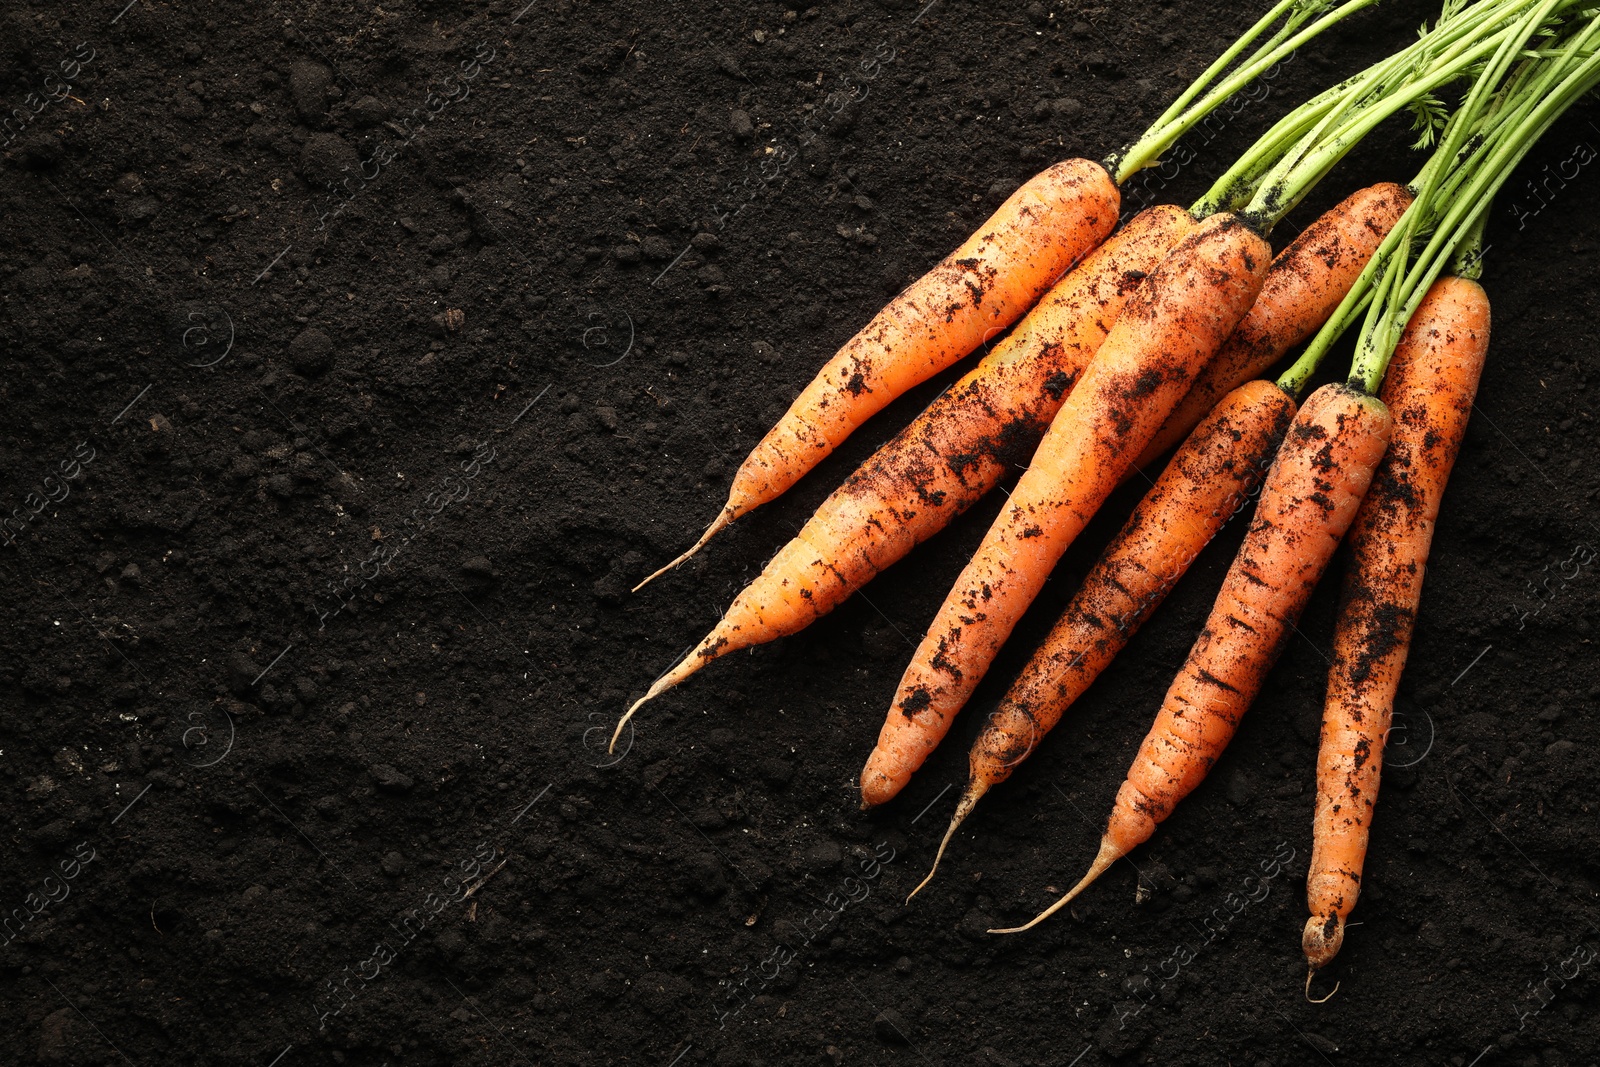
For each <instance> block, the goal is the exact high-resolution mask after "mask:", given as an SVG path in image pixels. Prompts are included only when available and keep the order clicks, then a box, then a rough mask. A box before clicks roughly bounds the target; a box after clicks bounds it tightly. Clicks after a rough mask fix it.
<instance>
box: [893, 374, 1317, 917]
mask: <svg viewBox="0 0 1600 1067" xmlns="http://www.w3.org/2000/svg"><path fill="white" fill-rule="evenodd" d="M1294 413H1295V402H1294V398H1293V397H1291V396H1290V395H1289V394H1288V393H1286V392H1284V391H1283V390H1282V389H1280V388H1278V386H1276V385H1275V384H1273V383H1272V382H1267V381H1261V380H1259V379H1258V380H1256V381H1253V382H1246V383H1245V384H1244V385H1241V386H1240V387H1239V388H1237V389H1235V390H1234V391H1233V392H1231V393H1229V394H1228V395H1227V396H1226V397H1224V398H1223V399H1222V402H1221V403H1220V404H1218V405H1217V407H1216V409H1215V410H1214V411H1212V412H1211V414H1210V415H1208V416H1206V418H1205V419H1204V420H1203V421H1202V422H1201V423H1200V425H1199V426H1197V427H1195V430H1194V432H1193V433H1191V434H1190V435H1189V438H1188V440H1186V441H1185V442H1184V443H1183V447H1182V448H1180V449H1178V451H1177V453H1176V454H1175V455H1174V456H1173V457H1172V460H1171V461H1170V462H1169V463H1168V464H1167V467H1166V469H1165V470H1164V471H1162V473H1161V476H1160V477H1159V478H1157V479H1156V483H1155V485H1154V486H1152V487H1151V489H1150V491H1149V492H1148V493H1146V494H1145V496H1144V499H1143V500H1141V501H1140V502H1139V505H1138V506H1137V507H1136V508H1134V510H1133V514H1132V515H1131V516H1129V518H1128V521H1127V522H1126V523H1125V524H1124V525H1123V527H1122V529H1121V531H1120V532H1118V534H1117V536H1116V537H1115V538H1114V539H1113V540H1112V542H1111V543H1110V544H1109V545H1108V546H1106V550H1105V552H1103V553H1102V554H1101V556H1100V559H1099V560H1098V561H1096V563H1095V565H1094V568H1093V569H1092V570H1090V572H1089V575H1088V577H1086V578H1085V579H1084V580H1083V585H1082V586H1081V587H1080V588H1079V589H1078V592H1077V594H1076V595H1074V596H1073V598H1072V602H1071V603H1070V604H1068V605H1067V608H1066V610H1065V611H1064V612H1063V613H1062V615H1061V618H1060V620H1059V621H1058V622H1057V623H1056V625H1055V626H1054V628H1052V629H1051V631H1050V634H1049V636H1048V637H1046V638H1045V640H1044V643H1043V644H1041V645H1040V646H1039V649H1038V651H1037V652H1035V653H1034V655H1033V658H1032V659H1030V660H1029V661H1028V665H1027V666H1026V667H1024V668H1023V669H1022V673H1021V674H1020V675H1018V676H1017V679H1016V681H1015V682H1013V683H1012V685H1011V688H1010V689H1009V690H1008V691H1007V692H1006V695H1005V696H1004V697H1003V698H1002V699H1001V701H1000V704H999V706H998V707H996V708H995V710H994V713H993V714H991V715H990V716H989V721H988V722H987V723H985V724H984V728H983V732H982V733H980V734H979V735H978V739H977V741H976V742H974V743H973V746H972V752H971V755H970V756H969V760H968V762H969V767H970V769H969V773H968V779H967V788H966V791H965V792H964V793H963V794H962V796H961V800H960V801H959V802H958V803H957V805H956V813H955V816H954V817H953V818H952V819H951V822H950V829H949V830H947V831H946V832H945V837H944V842H943V843H941V845H940V847H939V853H938V855H936V856H935V857H934V868H935V869H937V868H938V864H939V860H940V858H942V857H943V855H944V848H945V845H947V844H948V843H949V841H950V837H951V835H952V834H953V833H954V832H955V829H956V827H957V826H959V825H960V824H961V822H962V820H964V819H965V818H966V816H967V815H968V814H969V813H970V812H971V811H972V809H973V806H974V805H975V804H976V803H977V801H978V800H979V799H980V798H981V797H982V796H983V795H984V794H985V793H987V792H988V791H989V790H990V789H991V788H992V787H994V786H996V785H998V784H1000V783H1001V782H1003V781H1005V780H1006V779H1007V778H1009V777H1010V776H1011V772H1012V771H1014V770H1015V769H1016V768H1017V766H1018V765H1019V764H1021V763H1022V761H1023V760H1025V759H1027V758H1028V756H1029V755H1031V754H1032V752H1033V751H1034V749H1035V748H1037V747H1038V744H1039V742H1040V741H1041V740H1042V739H1043V738H1044V735H1045V734H1047V733H1049V732H1050V730H1052V729H1053V728H1054V727H1055V725H1056V724H1057V723H1059V722H1060V721H1061V717H1062V715H1063V714H1065V713H1066V710H1067V708H1069V707H1070V706H1071V705H1072V703H1073V702H1074V701H1076V700H1077V699H1078V697H1080V696H1081V695H1083V693H1084V691H1085V690H1087V689H1088V688H1089V686H1090V685H1091V684H1093V682H1094V680H1095V679H1096V678H1098V677H1099V676H1100V672H1101V671H1103V670H1105V669H1106V667H1107V666H1109V665H1110V663H1111V661H1112V660H1113V659H1114V658H1115V657H1116V655H1117V653H1119V652H1121V651H1122V649H1123V646H1125V645H1126V644H1127V643H1128V641H1129V640H1130V639H1131V638H1132V637H1133V635H1134V633H1136V632H1137V631H1138V629H1139V627H1140V626H1141V625H1143V624H1144V622H1145V620H1146V619H1148V618H1149V617H1150V615H1151V614H1152V613H1153V612H1154V611H1155V609H1156V608H1157V607H1158V606H1159V605H1160V603H1161V601H1162V600H1163V599H1164V598H1165V597H1166V595H1167V593H1168V592H1170V591H1171V589H1172V587H1173V586H1174V585H1176V584H1177V581H1178V579H1179V578H1181V577H1182V576H1183V574H1184V572H1185V571H1187V570H1188V569H1189V565H1190V564H1191V563H1193V562H1194V560H1195V558H1196V557H1197V556H1199V554H1200V551H1201V550H1202V549H1203V548H1205V546H1206V545H1207V544H1208V543H1210V541H1211V539H1212V537H1214V536H1215V535H1216V533H1217V531H1218V530H1220V529H1221V528H1222V526H1223V525H1224V524H1225V523H1226V522H1227V521H1228V520H1229V519H1230V518H1232V517H1233V515H1235V514H1236V513H1237V512H1238V511H1239V510H1240V509H1242V508H1243V507H1244V506H1245V505H1246V504H1247V503H1248V502H1249V501H1250V499H1251V497H1252V495H1253V493H1254V491H1255V490H1256V489H1257V488H1258V487H1259V486H1260V484H1261V482H1262V480H1263V479H1264V477H1265V475H1266V472H1267V469H1268V468H1269V467H1270V466H1271V465H1272V457H1273V455H1274V454H1275V453H1276V452H1277V450H1278V445H1279V443H1280V442H1281V441H1282V440H1283V435H1284V433H1285V432H1286V431H1287V430H1288V429H1289V423H1290V421H1291V420H1292V419H1293V418H1294ZM932 877H933V871H929V872H928V878H927V879H924V881H923V884H924V885H926V884H927V881H928V880H929V879H931V878H932ZM917 888H918V889H920V888H922V887H921V886H918V887H917ZM912 892H913V894H915V892H916V891H915V890H913V891H912ZM908 899H909V898H908Z"/></svg>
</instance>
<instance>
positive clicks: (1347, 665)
mask: <svg viewBox="0 0 1600 1067" xmlns="http://www.w3.org/2000/svg"><path fill="white" fill-rule="evenodd" d="M1597 46H1600V20H1593V21H1590V22H1589V23H1587V24H1586V25H1583V26H1580V28H1579V29H1578V30H1576V31H1575V32H1573V33H1571V34H1570V35H1568V36H1567V37H1566V38H1565V39H1564V40H1563V41H1562V42H1560V46H1559V47H1556V48H1554V49H1547V50H1545V51H1544V52H1542V54H1539V55H1536V56H1534V57H1531V58H1532V59H1533V60H1534V61H1533V62H1528V61H1527V60H1526V59H1524V57H1523V56H1520V55H1519V56H1517V57H1516V58H1517V59H1518V60H1519V73H1518V75H1517V76H1516V77H1514V78H1513V79H1512V80H1511V82H1510V84H1509V85H1508V86H1507V87H1504V88H1502V89H1501V90H1500V91H1499V93H1498V94H1497V98H1496V99H1494V100H1489V101H1483V100H1482V94H1481V93H1480V92H1478V90H1477V87H1475V91H1474V93H1473V94H1471V95H1470V96H1469V97H1468V100H1467V102H1466V103H1464V104H1463V106H1462V109H1461V111H1460V112H1458V113H1457V116H1456V117H1455V118H1453V119H1452V129H1451V130H1449V131H1447V132H1449V133H1451V134H1453V135H1454V136H1453V140H1455V141H1457V142H1460V143H1464V144H1466V145H1468V146H1469V147H1471V149H1472V150H1471V153H1470V156H1469V158H1468V160H1467V162H1466V163H1465V164H1463V166H1462V167H1460V168H1459V171H1460V172H1461V174H1464V175H1465V176H1464V177H1462V176H1461V174H1452V175H1443V174H1439V173H1434V174H1432V175H1430V176H1429V178H1430V180H1429V181H1428V182H1427V183H1426V184H1425V186H1424V192H1423V194H1422V195H1423V196H1424V197H1430V199H1436V200H1437V203H1438V204H1439V205H1440V207H1439V209H1438V210H1437V211H1436V212H1435V213H1434V215H1433V216H1431V218H1432V219H1434V220H1436V225H1435V226H1434V227H1433V233H1432V235H1431V237H1430V239H1429V241H1428V242H1427V244H1426V246H1425V247H1423V248H1422V249H1421V251H1420V252H1419V253H1417V254H1416V256H1415V261H1414V262H1412V261H1411V249H1412V247H1413V243H1412V242H1411V241H1410V239H1409V233H1399V232H1397V233H1396V234H1392V235H1391V237H1390V238H1389V239H1386V243H1389V241H1393V242H1394V243H1395V248H1394V251H1393V252H1391V253H1390V255H1389V257H1388V258H1387V260H1386V262H1385V264H1384V268H1385V269H1384V272H1383V273H1384V277H1383V279H1382V280H1381V281H1378V282H1375V283H1374V286H1375V289H1376V290H1377V295H1376V296H1375V297H1374V298H1373V300H1372V303H1371V306H1370V307H1369V309H1368V317H1367V322H1366V324H1365V326H1364V327H1363V331H1362V337H1361V339H1360V341H1359V342H1358V349H1357V351H1358V355H1357V361H1356V367H1355V378H1356V379H1359V380H1361V381H1363V382H1368V383H1370V382H1373V381H1376V380H1382V381H1383V395H1384V396H1385V397H1387V398H1389V400H1390V402H1391V403H1392V405H1393V407H1394V411H1395V414H1396V418H1397V428H1396V434H1395V438H1396V439H1395V444H1394V447H1393V449H1392V451H1391V454H1390V456H1389V457H1388V458H1387V459H1386V460H1385V461H1384V464H1383V466H1382V467H1381V468H1380V470H1379V473H1378V476H1377V480H1375V481H1374V483H1373V488H1374V491H1373V493H1372V494H1371V497H1370V498H1369V500H1368V501H1367V502H1366V503H1365V504H1364V505H1363V506H1362V510H1361V512H1360V514H1359V515H1358V517H1357V520H1356V529H1355V531H1354V536H1353V539H1352V549H1353V557H1354V559H1353V562H1354V566H1353V568H1352V571H1351V574H1350V577H1349V579H1348V580H1347V582H1346V585H1345V588H1344V591H1343V597H1342V601H1341V606H1340V615H1339V621H1338V624H1337V630H1336V632H1335V649H1334V651H1335V658H1334V662H1333V664H1332V666H1331V669H1330V671H1329V677H1328V696H1327V703H1326V706H1325V709H1324V712H1323V729H1322V741H1321V745H1320V747H1319V750H1318V756H1317V784H1318V790H1317V807H1316V814H1315V817H1314V821H1313V847H1312V859H1311V869H1310V872H1309V877H1308V880H1307V892H1306V896H1307V905H1308V910H1309V911H1310V917H1309V918H1308V919H1307V921H1306V926H1305V929H1304V931H1303V933H1302V937H1301V948H1302V950H1303V951H1304V953H1305V956H1306V962H1307V964H1308V969H1307V974H1306V995H1307V997H1308V999H1309V998H1310V985H1311V979H1312V977H1313V976H1314V974H1315V973H1316V971H1317V970H1318V969H1320V968H1322V967H1324V966H1326V965H1327V964H1328V963H1329V962H1330V961H1331V960H1332V959H1333V958H1334V956H1335V955H1337V953H1338V952H1339V949H1340V947H1341V946H1342V944H1343V940H1344V929H1345V920H1346V918H1348V916H1349V914H1350V911H1351V909H1352V908H1353V907H1354V906H1355V903H1356V899H1357V895H1358V893H1359V890H1360V886H1361V873H1362V868H1363V865H1364V860H1365V855H1366V848H1367V842H1368V835H1369V832H1370V824H1371V819H1372V810H1373V805H1374V804H1375V803H1376V800H1377V791H1378V784H1379V776H1380V772H1381V766H1382V746H1383V743H1384V742H1385V741H1386V739H1387V732H1388V727H1389V723H1390V721H1391V716H1392V713H1393V704H1394V697H1395V693H1396V690H1397V687H1398V685H1399V681H1400V675H1401V672H1402V670H1403V669H1404V667H1405V660H1406V654H1407V651H1408V646H1409V644H1410V638H1411V633H1412V627H1413V625H1414V623H1415V617H1416V610H1417V606H1418V604H1419V603H1420V599H1421V589H1422V581H1423V577H1424V574H1425V571H1426V566H1427V557H1428V551H1429V548H1430V546H1431V541H1432V534H1433V525H1434V521H1435V519H1436V517H1437V515H1438V510H1439V506H1440V501H1441V498H1442V496H1443V493H1444V488H1445V483H1446V481H1447V479H1448V478H1449V474H1450V469H1451V467H1452V466H1453V464H1454V460H1455V456H1456V453H1457V451H1458V449H1459V447H1460V444H1461V439H1462V436H1463V434H1464V433H1465V427H1466V422H1467V418H1468V416H1469V415H1470V413H1471V409H1472V401H1473V397H1474V396H1475V394H1476V389H1477V382H1478V378H1479V376H1480V375H1481V373H1482V368H1483V361H1484V357H1485V354H1486V350H1487V345H1488V335H1489V306H1488V298H1487V296H1486V295H1485V294H1484V292H1483V290H1482V288H1481V287H1480V286H1478V284H1477V283H1476V281H1475V280H1473V279H1474V278H1475V277H1476V275H1477V274H1478V272H1479V271H1480V270H1481V258H1482V253H1481V251H1480V249H1479V245H1480V243H1481V240H1482V234H1483V227H1484V223H1485V219H1486V217H1487V210H1488V205H1489V204H1490V203H1491V202H1492V200H1493V197H1494V195H1495V194H1496V193H1497V192H1498V191H1499V189H1500V188H1501V186H1502V185H1503V184H1504V183H1505V181H1506V180H1507V179H1508V178H1509V177H1510V175H1511V173H1512V172H1513V171H1514V170H1515V168H1516V166H1517V164H1518V163H1519V162H1520V161H1521V160H1522V158H1523V157H1524V156H1525V155H1526V154H1527V152H1528V151H1529V150H1530V149H1531V147H1532V146H1533V144H1535V143H1536V142H1537V141H1538V139H1539V137H1541V136H1542V135H1543V134H1544V132H1545V131H1546V130H1548V129H1549V127H1550V125H1551V124H1552V123H1553V122H1554V121H1555V120H1556V119H1557V118H1558V117H1559V116H1560V115H1561V114H1562V113H1563V112H1564V111H1565V110H1566V109H1567V108H1568V107H1570V106H1571V104H1572V103H1573V102H1575V101H1576V100H1578V99H1581V98H1582V97H1583V96H1584V95H1585V94H1586V93H1588V92H1590V91H1591V90H1592V89H1593V88H1594V87H1595V85H1596V84H1597V83H1600V51H1597ZM1500 58H1502V57H1498V56H1497V60H1498V59H1500ZM1506 58H1507V61H1506V62H1505V63H1503V64H1502V66H1509V57H1506ZM1487 76H1488V75H1487V74H1486V75H1485V77H1487ZM1475 98H1477V99H1478V103H1479V106H1478V108H1477V109H1476V111H1474V110H1473V108H1472V107H1471V105H1473V103H1474V100H1475ZM1458 119H1459V120H1460V122H1459V124H1458V122H1457V120H1458ZM1451 140H1452V138H1447V139H1446V146H1448V145H1449V144H1450V142H1451ZM1473 146H1475V147H1473ZM1443 150H1444V148H1443V147H1441V151H1443ZM1430 194H1431V196H1430ZM1399 229H1400V228H1397V231H1398V230H1399ZM1452 258H1453V260H1454V262H1453V264H1452V271H1453V272H1454V275H1455V276H1454V277H1446V278H1445V279H1443V280H1441V281H1434V279H1435V278H1436V277H1437V276H1438V275H1439V273H1440V272H1441V271H1442V269H1443V267H1444V264H1445V263H1446V262H1447V261H1449V260H1451V259H1452ZM1355 295H1356V294H1354V293H1352V297H1354V296H1355ZM1346 299H1347V302H1348V301H1349V300H1350V298H1346ZM1341 310H1346V309H1341ZM1402 316H1404V318H1403V319H1402ZM1349 317H1350V316H1349V315H1348V314H1346V315H1342V316H1340V315H1336V318H1337V319H1340V320H1341V321H1342V322H1348V321H1349ZM1396 321H1404V322H1405V327H1404V333H1403V334H1401V335H1400V337H1399V338H1398V343H1391V342H1389V341H1388V340H1387V337H1388V333H1387V331H1388V330H1389V329H1391V328H1392V324H1393V323H1395V322H1396ZM1334 326H1335V323H1334V322H1332V321H1330V324H1329V327H1325V332H1328V331H1329V330H1330V328H1333V327H1334ZM1318 340H1319V341H1320V340H1322V338H1321V337H1320V336H1319V338H1318ZM1391 349H1392V350H1393V352H1394V358H1393V363H1392V365H1391V366H1389V368H1388V370H1387V375H1386V374H1385V363H1384V359H1383V357H1384V355H1385V353H1386V351H1389V350H1391ZM1335 990H1337V987H1335ZM1328 996H1332V993H1330V994H1328ZM1322 999H1323V1000H1326V999H1327V998H1326V997H1324V998H1322Z"/></svg>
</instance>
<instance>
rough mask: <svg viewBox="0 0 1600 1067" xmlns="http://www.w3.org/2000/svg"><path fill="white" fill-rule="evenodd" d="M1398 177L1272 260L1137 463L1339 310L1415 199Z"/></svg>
mask: <svg viewBox="0 0 1600 1067" xmlns="http://www.w3.org/2000/svg"><path fill="white" fill-rule="evenodd" d="M1412 199H1413V197H1412V194H1411V191H1410V190H1408V189H1407V188H1406V187H1405V186H1403V185H1396V184H1394V183H1393V182H1381V183H1379V184H1378V185H1371V186H1368V187H1367V188H1365V189H1358V190H1356V191H1355V192H1353V193H1351V194H1350V195H1349V196H1347V197H1345V198H1344V199H1343V200H1342V201H1340V202H1339V203H1338V204H1337V205H1335V206H1334V207H1333V208H1331V209H1329V210H1328V211H1327V212H1325V213H1323V214H1322V215H1321V216H1320V217H1318V219H1317V220H1316V221H1315V222H1313V223H1312V224H1311V225H1310V226H1308V227H1306V229H1305V231H1304V232H1303V233H1301V234H1300V236H1299V237H1296V238H1295V239H1294V240H1293V241H1291V242H1290V243H1289V244H1288V246H1287V247H1285V248H1284V250H1283V251H1281V252H1279V253H1278V255H1277V257H1276V258H1275V259H1273V261H1272V269H1271V270H1269V271H1267V280H1266V282H1264V283H1263V284H1262V286H1261V294H1260V295H1259V296H1257V297H1256V302H1255V304H1254V305H1252V306H1251V308H1250V312H1249V314H1247V315H1245V317H1244V319H1243V321H1241V322H1240V323H1239V328H1238V329H1236V330H1234V331H1233V335H1232V336H1231V337H1229V338H1228V340H1227V343H1225V344H1224V345H1223V346H1222V349H1221V350H1220V351H1219V352H1218V353H1217V356H1216V358H1215V359H1213V360H1212V361H1211V362H1210V363H1208V364H1207V365H1206V369H1205V370H1203V371H1201V372H1200V376H1199V377H1198V378H1196V379H1195V383H1194V388H1192V389H1190V390H1189V395H1188V396H1186V397H1184V398H1183V399H1182V400H1181V401H1179V403H1178V407H1177V409H1176V410H1174V411H1173V413H1172V414H1171V415H1170V416H1169V417H1168V418H1167V421H1166V423H1165V424H1164V425H1163V426H1162V427H1161V429H1160V430H1159V431H1158V432H1157V433H1156V435H1155V437H1154V438H1152V439H1151V441H1150V444H1149V445H1148V446H1146V448H1145V450H1144V454H1143V455H1141V456H1140V457H1139V459H1138V462H1137V463H1135V464H1134V466H1135V467H1138V468H1143V467H1147V466H1149V465H1150V464H1151V463H1153V462H1155V460H1156V459H1158V458H1159V457H1160V456H1161V455H1162V454H1163V453H1164V452H1166V451H1167V449H1169V448H1171V447H1172V446H1173V445H1175V444H1177V443H1178V442H1179V441H1181V440H1183V438H1184V435H1186V434H1187V433H1188V432H1189V431H1190V430H1192V429H1193V428H1194V427H1195V424H1196V423H1198V422H1199V421H1200V420H1201V419H1202V418H1204V417H1205V414H1206V412H1208V411H1210V410H1211V409H1212V408H1213V407H1214V406H1215V405H1216V403H1217V401H1219V400H1220V399H1221V398H1222V397H1224V396H1226V395H1227V394H1228V393H1229V392H1230V391H1232V390H1234V389H1237V388H1238V387H1239V386H1240V385H1243V384H1244V383H1245V382H1247V381H1249V380H1250V379H1252V378H1255V377H1257V376H1259V375H1261V374H1263V373H1264V372H1265V371H1266V370H1267V368H1268V367H1271V366H1272V365H1273V364H1274V363H1276V362H1278V361H1279V360H1280V359H1282V358H1283V356H1284V354H1285V353H1286V352H1288V351H1289V349H1291V348H1293V347H1294V346H1295V345H1297V344H1299V343H1300V342H1302V341H1304V340H1305V339H1306V338H1308V337H1310V336H1311V335H1312V334H1313V333H1315V332H1316V331H1317V330H1318V329H1320V328H1321V326H1322V324H1323V323H1324V322H1326V321H1327V320H1328V317H1329V316H1330V315H1332V314H1333V312H1334V310H1335V309H1336V308H1338V306H1339V302H1340V301H1342V300H1343V299H1344V298H1345V295H1346V294H1347V293H1349V292H1350V288H1351V286H1353V285H1355V282H1356V279H1357V278H1358V277H1360V275H1361V271H1362V269H1363V268H1365V267H1366V265H1367V261H1368V260H1369V259H1371V258H1372V255H1373V253H1374V252H1376V251H1377V250H1378V245H1380V244H1382V243H1383V239H1384V237H1386V236H1388V233H1389V231H1390V230H1391V229H1393V228H1394V225H1395V223H1397V222H1399V221H1400V216H1401V215H1403V214H1405V210H1406V208H1407V207H1409V206H1410V205H1411V201H1412Z"/></svg>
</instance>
